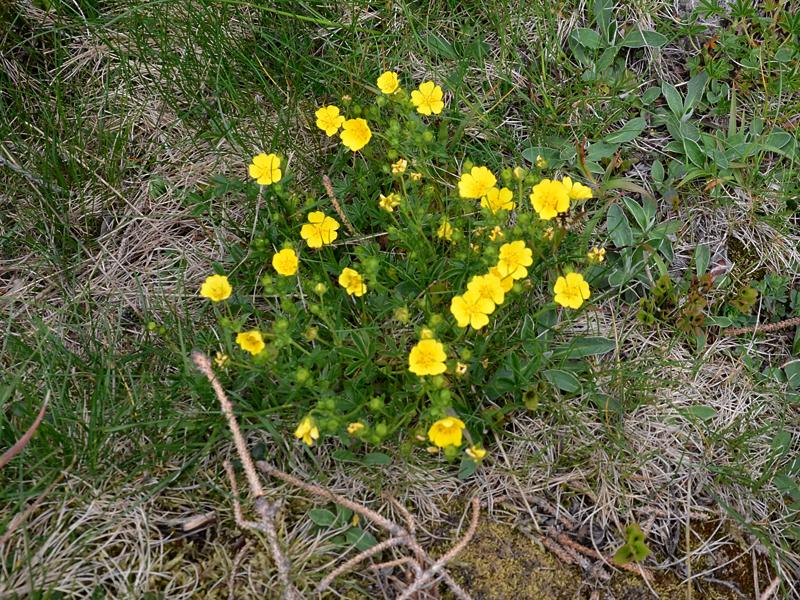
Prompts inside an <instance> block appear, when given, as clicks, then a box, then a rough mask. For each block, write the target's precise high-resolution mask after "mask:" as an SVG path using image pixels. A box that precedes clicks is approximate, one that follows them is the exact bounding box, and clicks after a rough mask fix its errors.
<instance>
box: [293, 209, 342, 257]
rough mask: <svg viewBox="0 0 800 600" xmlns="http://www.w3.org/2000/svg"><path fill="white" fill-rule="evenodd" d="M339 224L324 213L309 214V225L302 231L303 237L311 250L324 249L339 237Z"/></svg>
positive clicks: (304, 226) (301, 235)
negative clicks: (337, 231)
mask: <svg viewBox="0 0 800 600" xmlns="http://www.w3.org/2000/svg"><path fill="white" fill-rule="evenodd" d="M337 229H339V223H338V222H337V221H336V219H334V218H333V217H328V216H325V213H324V212H322V211H314V212H311V213H308V223H305V224H304V225H303V227H302V228H301V229H300V237H302V238H303V239H304V240H305V241H306V244H308V247H309V248H322V247H323V246H324V245H325V244H332V243H333V241H334V240H335V239H336V238H337V237H339V234H338V233H336V230H337Z"/></svg>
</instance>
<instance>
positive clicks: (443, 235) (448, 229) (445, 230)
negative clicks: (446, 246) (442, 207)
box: [436, 221, 453, 242]
mask: <svg viewBox="0 0 800 600" xmlns="http://www.w3.org/2000/svg"><path fill="white" fill-rule="evenodd" d="M436 237H438V238H440V239H443V240H447V241H448V242H450V241H452V239H453V226H452V225H450V223H448V222H447V221H445V222H444V223H442V224H441V226H440V227H439V229H437V230H436Z"/></svg>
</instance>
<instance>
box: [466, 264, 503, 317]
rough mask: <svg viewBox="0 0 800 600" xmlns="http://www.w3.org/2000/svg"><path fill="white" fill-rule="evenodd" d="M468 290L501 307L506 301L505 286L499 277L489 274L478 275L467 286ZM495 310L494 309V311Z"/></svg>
mask: <svg viewBox="0 0 800 600" xmlns="http://www.w3.org/2000/svg"><path fill="white" fill-rule="evenodd" d="M467 290H468V291H470V292H476V293H477V294H478V296H480V297H481V298H486V299H487V300H490V301H491V302H492V304H496V305H498V306H500V305H501V304H502V303H503V300H505V292H504V291H503V284H502V283H501V282H500V279H499V278H498V277H497V275H492V274H491V273H487V274H486V275H476V276H475V277H473V278H472V279H470V281H469V283H468V284H467ZM492 310H494V309H492Z"/></svg>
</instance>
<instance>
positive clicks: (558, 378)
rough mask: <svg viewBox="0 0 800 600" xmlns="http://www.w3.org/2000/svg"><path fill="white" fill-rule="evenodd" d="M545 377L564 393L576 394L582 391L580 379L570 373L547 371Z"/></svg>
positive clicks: (555, 370)
mask: <svg viewBox="0 0 800 600" xmlns="http://www.w3.org/2000/svg"><path fill="white" fill-rule="evenodd" d="M544 377H545V379H547V381H549V382H550V383H551V384H552V385H554V386H555V387H557V388H558V389H560V390H562V391H564V392H569V393H574V392H577V391H578V390H580V389H581V382H580V381H578V378H577V377H575V375H573V374H572V373H570V372H568V371H562V370H561V369H547V370H546V371H545V372H544Z"/></svg>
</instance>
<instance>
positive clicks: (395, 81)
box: [378, 71, 400, 95]
mask: <svg viewBox="0 0 800 600" xmlns="http://www.w3.org/2000/svg"><path fill="white" fill-rule="evenodd" d="M378 89H379V90H380V91H382V92H383V93H384V94H387V95H388V94H394V93H395V92H396V91H397V90H398V89H400V78H399V77H398V76H397V73H395V72H394V71H386V72H385V73H383V74H382V75H381V76H380V77H378Z"/></svg>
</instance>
